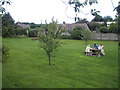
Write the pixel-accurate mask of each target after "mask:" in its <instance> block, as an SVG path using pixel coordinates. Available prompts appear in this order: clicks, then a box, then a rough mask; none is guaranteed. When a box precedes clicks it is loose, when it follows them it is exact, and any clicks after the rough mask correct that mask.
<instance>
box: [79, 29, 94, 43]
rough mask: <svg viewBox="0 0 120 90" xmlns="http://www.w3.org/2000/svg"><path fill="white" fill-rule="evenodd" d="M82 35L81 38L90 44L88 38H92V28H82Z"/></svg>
mask: <svg viewBox="0 0 120 90" xmlns="http://www.w3.org/2000/svg"><path fill="white" fill-rule="evenodd" d="M81 35H82V37H81V38H82V39H83V40H84V41H85V43H86V45H87V44H88V40H90V39H92V32H91V31H90V30H82V31H81Z"/></svg>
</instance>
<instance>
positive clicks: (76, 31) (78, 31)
mask: <svg viewBox="0 0 120 90" xmlns="http://www.w3.org/2000/svg"><path fill="white" fill-rule="evenodd" d="M82 30H83V28H81V27H76V28H74V29H73V31H71V32H70V34H71V38H72V39H77V40H80V39H82V38H81V37H82V33H81V31H82Z"/></svg>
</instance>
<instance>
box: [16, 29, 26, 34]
mask: <svg viewBox="0 0 120 90" xmlns="http://www.w3.org/2000/svg"><path fill="white" fill-rule="evenodd" d="M16 35H27V30H26V29H17V30H16Z"/></svg>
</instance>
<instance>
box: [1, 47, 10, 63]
mask: <svg viewBox="0 0 120 90" xmlns="http://www.w3.org/2000/svg"><path fill="white" fill-rule="evenodd" d="M8 56H9V49H8V47H6V46H5V45H2V62H6V59H7V58H8Z"/></svg>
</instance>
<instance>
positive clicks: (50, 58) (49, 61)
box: [48, 54, 51, 66]
mask: <svg viewBox="0 0 120 90" xmlns="http://www.w3.org/2000/svg"><path fill="white" fill-rule="evenodd" d="M48 60H49V66H50V65H51V62H50V60H51V58H50V54H48Z"/></svg>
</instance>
